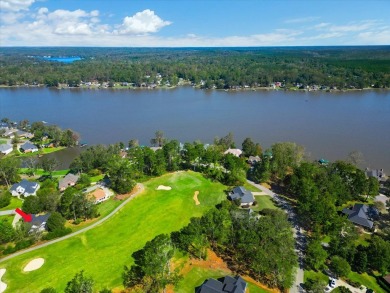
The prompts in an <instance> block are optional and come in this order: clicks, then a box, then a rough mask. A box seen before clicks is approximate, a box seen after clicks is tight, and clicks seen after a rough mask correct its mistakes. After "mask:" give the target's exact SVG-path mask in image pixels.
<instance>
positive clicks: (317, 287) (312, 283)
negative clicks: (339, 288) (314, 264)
mask: <svg viewBox="0 0 390 293" xmlns="http://www.w3.org/2000/svg"><path fill="white" fill-rule="evenodd" d="M326 285H327V283H326V282H325V281H324V280H322V279H321V278H313V279H312V278H307V280H306V282H305V289H306V292H310V293H323V292H324V290H325V287H326Z"/></svg>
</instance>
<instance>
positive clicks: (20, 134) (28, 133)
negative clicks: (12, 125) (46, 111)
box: [15, 130, 34, 138]
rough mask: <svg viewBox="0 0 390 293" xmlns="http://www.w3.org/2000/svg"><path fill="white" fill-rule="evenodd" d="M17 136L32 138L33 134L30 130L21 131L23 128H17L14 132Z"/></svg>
mask: <svg viewBox="0 0 390 293" xmlns="http://www.w3.org/2000/svg"><path fill="white" fill-rule="evenodd" d="M15 133H16V135H17V136H19V137H24V138H33V137H34V134H32V133H31V132H27V131H23V130H18V131H16V132H15Z"/></svg>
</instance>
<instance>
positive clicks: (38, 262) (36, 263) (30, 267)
mask: <svg viewBox="0 0 390 293" xmlns="http://www.w3.org/2000/svg"><path fill="white" fill-rule="evenodd" d="M44 262H45V260H44V259H43V258H36V259H33V260H32V261H30V262H29V263H28V264H27V265H26V266H25V267H24V269H23V271H25V272H31V271H35V270H37V269H39V268H40V267H41V266H43V263H44Z"/></svg>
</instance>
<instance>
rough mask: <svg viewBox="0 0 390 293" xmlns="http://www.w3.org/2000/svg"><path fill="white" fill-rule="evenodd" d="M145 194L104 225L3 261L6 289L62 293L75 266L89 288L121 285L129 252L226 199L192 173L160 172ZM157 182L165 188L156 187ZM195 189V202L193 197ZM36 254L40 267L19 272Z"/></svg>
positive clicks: (220, 190)
mask: <svg viewBox="0 0 390 293" xmlns="http://www.w3.org/2000/svg"><path fill="white" fill-rule="evenodd" d="M144 185H145V192H143V193H142V194H141V195H139V196H137V197H136V198H135V199H134V200H132V201H130V202H129V203H128V204H127V205H126V206H125V207H123V208H122V209H121V210H120V211H119V212H118V213H117V214H116V215H114V216H113V217H112V218H110V219H109V220H107V221H106V222H104V224H102V225H100V226H98V227H96V228H94V229H92V230H89V231H87V232H85V233H82V234H79V235H77V236H74V237H72V238H70V239H67V240H64V241H61V242H58V243H55V244H52V245H50V246H48V247H44V248H42V249H38V250H36V251H33V252H29V253H26V254H23V255H21V256H18V257H15V258H13V259H10V260H8V261H5V262H0V268H6V269H7V271H6V273H5V275H4V276H3V281H4V282H5V283H7V284H8V288H9V289H8V290H9V292H39V291H40V290H42V289H43V288H45V287H49V286H53V287H54V288H56V289H57V290H58V291H63V290H64V288H65V286H66V283H67V282H68V281H69V280H71V279H72V278H73V276H74V275H75V274H76V273H77V272H79V271H80V270H84V271H85V274H86V275H87V276H91V277H92V278H93V279H94V280H95V284H96V285H95V290H101V289H102V288H104V287H108V288H117V287H119V288H121V287H122V276H121V275H122V272H123V266H124V265H131V264H132V261H133V260H132V258H131V254H132V253H133V252H134V251H137V250H139V249H141V248H142V247H143V246H144V245H145V243H146V242H147V241H149V240H151V239H153V238H154V237H155V236H157V235H158V234H161V233H166V234H168V233H170V232H172V231H176V230H179V229H180V228H182V227H183V226H185V225H187V224H188V223H189V220H190V218H191V217H200V216H201V215H202V214H204V213H205V212H206V211H207V210H209V209H210V208H211V207H213V206H214V205H215V204H217V203H218V202H220V201H222V200H224V199H225V198H226V195H225V193H224V192H223V191H224V189H225V186H223V185H222V184H219V183H213V182H211V181H209V180H207V179H205V178H204V177H203V176H202V175H200V174H198V173H194V172H181V173H173V174H167V175H164V176H161V177H159V178H156V179H152V180H150V181H148V182H145V183H144ZM159 185H168V186H171V187H172V190H170V191H164V190H156V187H157V186H159ZM196 190H198V191H199V192H200V193H199V195H198V199H199V201H200V205H198V206H196V205H195V202H194V200H193V195H194V191H196ZM37 257H42V258H44V259H45V264H44V265H43V266H42V268H41V269H39V270H36V271H32V272H29V273H24V272H23V271H22V269H23V267H24V266H25V265H26V264H27V263H28V262H29V261H30V260H32V259H34V258H37Z"/></svg>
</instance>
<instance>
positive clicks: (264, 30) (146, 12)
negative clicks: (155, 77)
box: [0, 0, 390, 47]
mask: <svg viewBox="0 0 390 293" xmlns="http://www.w3.org/2000/svg"><path fill="white" fill-rule="evenodd" d="M389 11H390V0H365V1H363V0H326V1H325V0H272V1H271V0H208V1H204V0H0V46H104V47H106V46H126V47H128V46H130V47H139V46H143V47H157V46H158V47H189V46H195V47H202V46H206V47H210V46H304V45H390V16H389Z"/></svg>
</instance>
